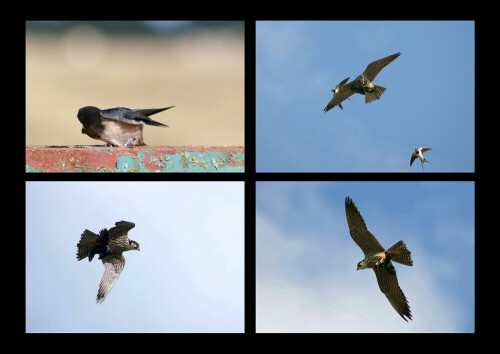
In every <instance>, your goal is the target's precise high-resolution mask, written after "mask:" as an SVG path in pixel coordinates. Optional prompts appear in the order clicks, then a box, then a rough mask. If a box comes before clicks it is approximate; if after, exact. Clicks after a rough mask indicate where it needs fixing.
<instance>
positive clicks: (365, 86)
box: [323, 53, 401, 112]
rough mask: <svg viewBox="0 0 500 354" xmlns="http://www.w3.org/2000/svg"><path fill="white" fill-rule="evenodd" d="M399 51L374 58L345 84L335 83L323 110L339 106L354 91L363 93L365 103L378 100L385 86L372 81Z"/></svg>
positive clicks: (398, 54)
mask: <svg viewBox="0 0 500 354" xmlns="http://www.w3.org/2000/svg"><path fill="white" fill-rule="evenodd" d="M400 55H401V53H396V54H393V55H389V56H388V57H385V58H382V59H379V60H376V61H374V62H372V63H370V64H368V66H367V67H366V69H365V71H363V73H362V74H361V75H359V76H358V77H357V78H355V79H354V80H352V81H351V82H348V83H346V84H343V85H341V87H339V85H340V84H339V85H337V88H338V89H337V88H336V89H335V90H332V91H333V92H334V94H333V98H332V99H331V100H330V102H329V103H328V104H327V105H326V107H325V108H324V109H323V111H324V112H328V111H329V110H330V109H332V108H334V107H335V106H339V107H341V103H342V101H344V100H346V99H348V98H349V97H351V96H352V95H354V94H355V93H359V94H361V95H365V103H370V102H373V101H375V100H378V99H379V98H380V97H381V96H382V94H383V93H384V92H385V91H386V88H385V87H382V86H378V85H375V84H374V83H373V82H372V81H373V80H375V78H376V77H377V75H378V74H379V73H380V72H381V71H382V69H383V68H385V67H386V66H387V65H389V63H391V62H392V61H393V60H395V59H396V58H397V57H399V56H400Z"/></svg>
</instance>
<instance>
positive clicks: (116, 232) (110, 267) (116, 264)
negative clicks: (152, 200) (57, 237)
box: [76, 221, 140, 303]
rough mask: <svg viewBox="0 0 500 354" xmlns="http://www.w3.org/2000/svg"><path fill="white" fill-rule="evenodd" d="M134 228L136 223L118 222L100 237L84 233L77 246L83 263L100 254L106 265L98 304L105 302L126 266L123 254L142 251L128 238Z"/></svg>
mask: <svg viewBox="0 0 500 354" xmlns="http://www.w3.org/2000/svg"><path fill="white" fill-rule="evenodd" d="M133 227H135V224H134V223H131V222H128V221H118V222H117V223H115V226H114V227H112V228H111V229H109V230H107V229H102V230H101V231H100V232H99V235H96V234H95V233H93V232H92V231H89V230H85V231H83V233H82V236H81V238H80V242H78V244H77V248H78V250H77V253H76V258H77V259H78V260H79V261H81V260H82V259H84V258H87V257H88V258H89V262H90V261H92V258H94V256H95V255H96V254H98V255H99V259H100V260H102V263H103V264H104V275H103V276H102V279H101V283H100V284H99V291H98V292H97V302H98V303H99V302H102V301H104V298H105V297H106V295H108V293H109V292H110V291H111V289H112V288H113V285H115V283H116V281H117V280H118V276H119V275H120V273H121V272H122V270H123V267H124V266H125V258H124V257H123V255H122V253H123V252H125V251H130V250H137V251H140V246H139V244H138V243H137V242H135V241H132V240H130V239H129V238H128V236H127V233H128V232H129V230H130V229H132V228H133Z"/></svg>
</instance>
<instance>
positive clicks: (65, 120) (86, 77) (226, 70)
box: [26, 22, 245, 146]
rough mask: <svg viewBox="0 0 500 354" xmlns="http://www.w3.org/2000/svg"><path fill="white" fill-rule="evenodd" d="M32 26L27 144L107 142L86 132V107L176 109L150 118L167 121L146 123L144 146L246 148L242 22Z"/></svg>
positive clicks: (29, 31)
mask: <svg viewBox="0 0 500 354" xmlns="http://www.w3.org/2000/svg"><path fill="white" fill-rule="evenodd" d="M38 24H39V23H37V25H38ZM117 24H118V25H121V26H123V25H124V23H117ZM107 25H108V26H111V28H113V23H109V22H108V23H107ZM165 25H167V24H165ZM31 27H32V26H30V25H29V23H28V24H27V31H26V145H95V144H104V142H101V141H99V140H94V139H91V138H90V137H88V136H87V135H84V134H81V128H82V125H81V124H80V122H79V121H78V119H77V117H76V115H77V113H78V109H79V108H81V107H84V106H96V107H98V108H100V109H106V108H113V107H127V108H160V107H167V106H175V107H174V108H172V109H169V110H167V111H164V112H160V113H158V114H155V115H153V116H152V118H153V119H154V120H156V121H159V122H161V123H164V124H167V125H169V126H170V127H169V128H160V127H152V126H145V127H144V140H145V142H146V143H147V144H148V145H170V146H172V145H216V146H243V145H244V119H245V117H244V109H245V100H244V98H245V97H244V94H245V92H244V34H243V28H244V24H243V22H241V26H240V27H238V24H236V27H235V26H193V25H190V26H187V27H188V28H187V29H186V28H184V29H183V30H182V31H181V30H177V31H176V32H174V33H173V34H171V33H170V34H168V35H167V34H164V33H155V34H154V35H150V34H147V33H140V34H137V33H133V31H131V32H127V31H126V30H123V33H121V32H120V29H118V30H115V31H112V33H109V31H106V30H105V29H102V28H100V27H99V26H96V25H95V23H94V24H93V23H90V24H87V23H69V24H68V23H67V24H66V26H64V29H60V30H59V31H56V32H54V31H44V30H39V29H38V27H37V26H34V28H31Z"/></svg>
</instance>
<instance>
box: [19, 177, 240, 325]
mask: <svg viewBox="0 0 500 354" xmlns="http://www.w3.org/2000/svg"><path fill="white" fill-rule="evenodd" d="M136 251H138V252H136ZM25 254H26V278H25V281H26V294H25V298H26V319H25V320H26V333H117V332H122V333H123V332H134V333H139V332H149V333H151V332H157V333H243V332H244V183H243V182H55V181H54V182H50V181H47V182H26V252H25Z"/></svg>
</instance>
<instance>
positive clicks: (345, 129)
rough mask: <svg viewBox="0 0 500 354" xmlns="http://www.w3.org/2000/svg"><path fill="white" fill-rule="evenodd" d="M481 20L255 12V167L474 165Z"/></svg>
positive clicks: (462, 168)
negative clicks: (259, 17)
mask: <svg viewBox="0 0 500 354" xmlns="http://www.w3.org/2000/svg"><path fill="white" fill-rule="evenodd" d="M474 58H475V47H474V21H276V22H274V21H257V23H256V170H257V172H381V173H385V172H407V173H412V172H414V173H433V172H440V173H441V172H474V171H475V169H474V166H475V161H474V155H475V152H474V146H475V144H474V136H475V133H474V128H475V124H474V119H475V116H474V114H475V113H474V96H475V85H474V84H475V80H474Z"/></svg>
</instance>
